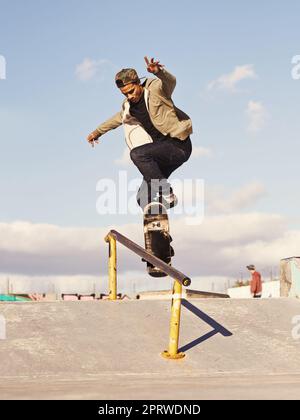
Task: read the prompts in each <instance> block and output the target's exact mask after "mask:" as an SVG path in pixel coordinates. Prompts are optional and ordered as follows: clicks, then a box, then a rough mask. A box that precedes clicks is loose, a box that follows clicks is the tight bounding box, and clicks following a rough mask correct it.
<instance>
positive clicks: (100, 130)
mask: <svg viewBox="0 0 300 420" xmlns="http://www.w3.org/2000/svg"><path fill="white" fill-rule="evenodd" d="M120 125H122V112H121V111H120V112H117V113H116V114H115V115H114V116H113V117H111V118H109V119H108V120H107V121H105V122H104V123H102V124H100V125H99V126H98V127H97V128H96V130H94V131H92V132H91V133H90V134H89V135H88V136H87V141H88V142H89V143H90V145H91V146H92V147H94V146H95V143H96V144H98V143H99V140H98V139H99V137H100V136H102V135H103V134H105V133H107V132H108V131H110V130H114V129H115V128H117V127H119V126H120Z"/></svg>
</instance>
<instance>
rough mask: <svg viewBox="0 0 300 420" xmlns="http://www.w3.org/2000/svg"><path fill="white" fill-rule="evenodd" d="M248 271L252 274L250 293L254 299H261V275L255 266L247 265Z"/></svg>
mask: <svg viewBox="0 0 300 420" xmlns="http://www.w3.org/2000/svg"><path fill="white" fill-rule="evenodd" d="M247 268H248V270H249V271H250V273H251V274H252V278H251V280H250V291H251V295H252V297H253V298H261V295H262V281H261V274H260V273H259V272H258V271H256V268H255V265H253V264H250V265H247Z"/></svg>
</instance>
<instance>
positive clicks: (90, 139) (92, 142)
mask: <svg viewBox="0 0 300 420" xmlns="http://www.w3.org/2000/svg"><path fill="white" fill-rule="evenodd" d="M100 136H101V134H100V133H99V131H97V130H95V131H92V132H91V134H89V135H88V136H87V138H86V139H87V141H88V142H89V143H90V145H91V146H92V147H95V143H96V144H98V143H99V140H98V139H99V137H100Z"/></svg>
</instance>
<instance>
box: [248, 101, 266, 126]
mask: <svg viewBox="0 0 300 420" xmlns="http://www.w3.org/2000/svg"><path fill="white" fill-rule="evenodd" d="M246 115H247V117H248V120H249V123H248V130H249V131H251V132H258V131H260V130H262V129H263V127H264V126H265V124H266V122H267V119H268V116H269V114H268V111H267V110H266V108H265V106H264V105H263V104H262V103H261V102H255V101H249V103H248V106H247V110H246Z"/></svg>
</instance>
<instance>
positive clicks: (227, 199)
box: [206, 182, 266, 213]
mask: <svg viewBox="0 0 300 420" xmlns="http://www.w3.org/2000/svg"><path fill="white" fill-rule="evenodd" d="M265 195H266V189H265V187H264V185H263V184H261V183H260V182H252V183H250V184H247V185H244V186H243V187H241V188H239V189H237V190H235V191H233V192H231V193H230V192H228V190H225V189H224V188H223V187H211V188H209V189H207V192H206V206H207V209H208V211H209V212H210V213H232V212H237V211H239V210H242V209H245V208H247V207H248V206H251V205H254V204H255V203H256V201H257V200H258V199H260V198H261V197H263V196H265Z"/></svg>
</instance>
